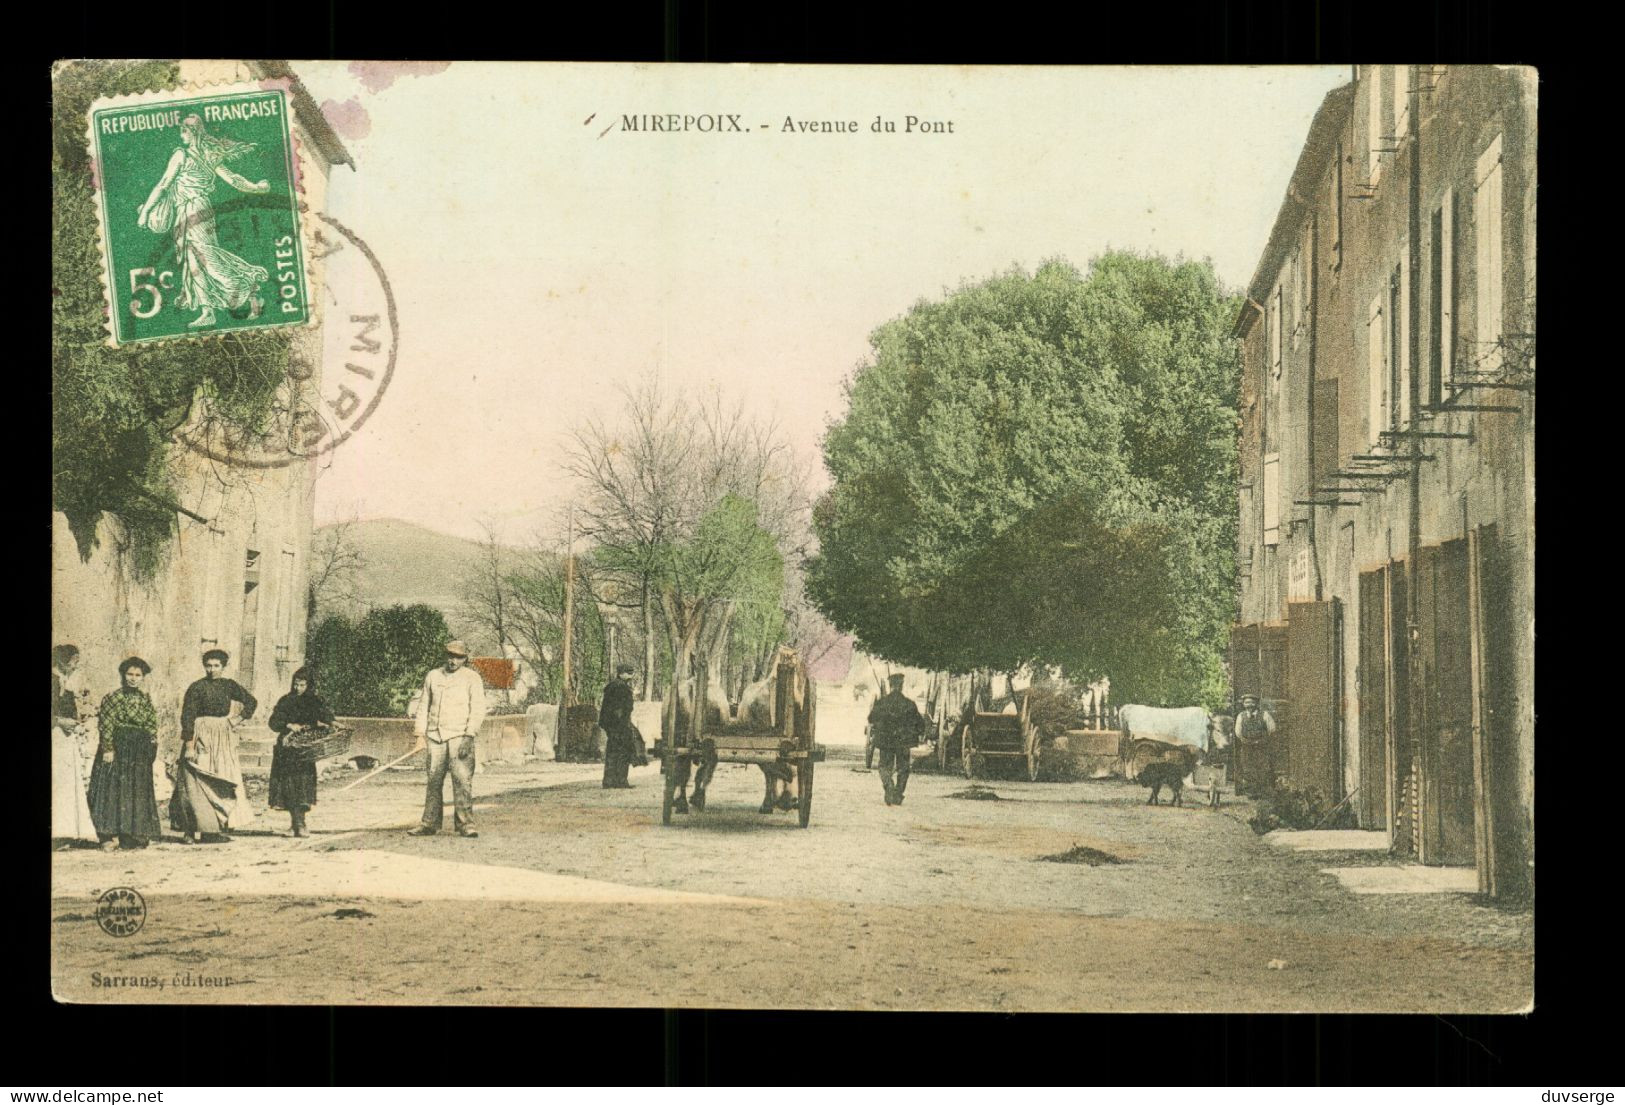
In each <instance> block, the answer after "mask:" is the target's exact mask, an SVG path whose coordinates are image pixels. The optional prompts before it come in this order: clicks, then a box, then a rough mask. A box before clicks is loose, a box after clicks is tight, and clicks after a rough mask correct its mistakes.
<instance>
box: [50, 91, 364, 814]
mask: <svg viewBox="0 0 1625 1105" xmlns="http://www.w3.org/2000/svg"><path fill="white" fill-rule="evenodd" d="M292 77H293V74H292V73H291V72H290V70H289V69H288V68H287V67H286V66H285V65H283V64H281V63H275V62H268V63H267V62H232V61H212V62H183V63H182V64H181V80H182V81H183V82H185V83H187V84H204V83H210V82H221V81H232V82H237V81H261V80H278V79H289V78H292ZM291 99H292V102H293V105H294V107H295V118H294V120H293V131H294V138H295V142H296V149H297V150H298V152H299V157H300V171H301V176H300V189H301V192H302V196H303V199H304V201H305V204H306V205H307V211H306V215H305V217H306V218H307V219H309V218H311V217H312V215H311V213H312V212H318V211H321V210H322V209H323V206H324V204H325V202H326V191H327V182H328V177H329V174H330V172H331V171H332V169H333V168H334V167H335V166H338V165H344V164H351V161H350V157H349V154H348V153H347V152H346V151H345V149H344V147H343V145H342V144H341V143H340V142H339V140H338V138H337V137H336V136H335V135H334V134H333V132H332V130H331V129H330V128H329V127H328V125H327V123H326V122H325V121H324V120H323V118H322V116H321V113H320V111H319V110H318V109H317V107H316V105H315V103H314V102H313V101H312V100H311V98H310V96H309V95H308V93H306V92H305V91H304V90H303V88H302V86H300V85H299V84H298V83H297V81H295V82H294V83H293V85H292V88H291ZM310 276H311V280H312V294H313V297H315V296H316V295H317V294H319V291H320V281H321V274H320V268H319V266H312V268H311V272H310ZM296 341H297V342H298V343H299V344H300V346H301V347H302V349H303V353H302V356H303V357H304V359H305V361H306V362H307V363H310V364H311V365H313V366H315V369H316V371H317V372H319V366H320V359H321V355H320V351H321V349H322V339H321V335H320V332H319V330H318V329H317V328H314V327H313V328H310V329H309V330H305V331H302V332H301V333H300V334H299V335H298V337H297V338H296ZM312 351H314V352H312ZM317 379H319V376H318V377H317ZM314 383H315V381H314V380H313V381H311V386H313V385H314ZM167 459H168V462H169V464H170V465H171V468H172V471H173V473H174V475H175V482H174V486H175V487H176V489H177V490H178V494H177V496H176V498H177V502H176V504H175V505H176V506H178V507H179V508H180V509H179V510H178V511H177V519H176V521H177V533H176V535H175V537H174V539H173V541H172V542H171V544H170V547H169V549H168V551H167V555H166V557H165V560H164V562H163V564H162V565H161V566H160V567H159V569H158V570H157V572H156V573H155V574H153V575H152V576H151V577H150V578H147V579H142V578H139V577H138V576H137V575H136V574H135V573H134V572H133V571H132V570H131V567H130V565H129V563H128V559H127V556H126V553H125V552H124V551H123V545H124V543H125V542H124V535H123V533H122V530H121V527H120V525H119V523H118V522H117V521H116V520H115V519H113V518H111V517H104V518H103V519H102V521H101V523H100V525H99V527H98V530H97V545H96V548H95V549H94V551H93V552H92V553H91V555H90V557H89V559H81V557H80V554H79V551H78V548H77V546H76V544H75V542H74V538H73V535H72V534H71V533H70V532H69V528H68V525H67V521H66V519H65V517H64V516H63V515H62V514H60V513H55V514H53V516H52V535H51V637H52V643H53V644H56V643H64V642H66V643H72V644H75V645H77V646H78V647H79V648H80V650H81V653H82V662H81V672H82V676H81V678H82V680H83V683H84V686H85V687H86V689H87V690H89V691H90V692H91V695H92V698H93V699H94V700H97V701H99V700H100V698H101V696H102V695H104V694H106V693H107V692H109V691H111V690H113V689H114V688H115V687H117V685H118V672H117V665H118V663H119V661H120V660H122V659H123V658H124V657H126V656H128V655H131V654H132V653H133V654H137V655H140V656H142V657H144V658H145V659H146V660H147V661H148V662H149V663H151V665H152V669H153V670H152V674H151V675H150V676H148V678H147V681H146V689H147V691H148V692H149V693H150V694H151V696H152V700H153V703H154V705H155V706H157V708H158V712H159V718H160V730H161V732H160V742H161V745H160V755H159V763H160V765H161V764H162V762H163V761H164V759H166V758H167V759H171V760H172V759H173V758H174V755H175V750H176V748H177V747H178V745H179V732H178V725H179V715H180V699H181V694H182V692H183V691H184V690H185V688H186V685H187V684H188V683H190V682H191V681H192V680H194V679H196V678H198V677H199V676H201V675H202V665H201V660H200V657H201V654H202V653H203V651H204V650H206V649H210V648H223V649H225V650H226V651H227V652H229V653H230V654H231V658H232V659H231V665H230V667H229V668H228V669H227V674H228V675H230V676H231V677H233V678H235V679H236V680H238V681H239V682H241V683H242V684H243V685H244V686H246V687H248V688H249V690H250V691H252V692H253V694H254V695H256V696H257V697H258V698H259V699H260V701H261V703H262V704H263V705H262V708H261V711H260V713H259V714H258V715H257V717H256V721H260V722H263V720H264V718H265V715H266V714H267V713H268V712H269V710H270V707H271V705H272V704H273V703H274V702H275V701H276V697H277V695H279V694H281V693H282V692H283V691H285V690H286V689H287V687H288V683H289V677H290V676H291V675H292V674H293V672H294V670H295V669H296V668H298V666H299V665H300V663H301V662H302V661H303V659H304V640H305V604H306V580H307V560H308V557H309V553H310V536H311V529H312V502H313V493H314V489H315V475H316V467H315V465H314V463H313V462H311V461H310V460H297V461H295V462H293V463H290V464H287V465H285V466H282V467H263V468H247V467H235V466H232V465H230V464H225V463H221V462H219V461H216V460H211V459H209V458H208V457H205V456H203V455H201V454H200V453H198V452H194V451H193V450H192V449H190V448H188V447H187V446H185V445H183V444H177V445H175V446H173V447H172V448H171V450H170V455H169V457H168V458H167ZM256 735H261V736H263V735H265V734H263V732H261V733H256V732H255V731H254V730H253V729H252V728H250V729H249V730H248V731H246V732H244V734H243V736H244V738H245V739H248V740H252V739H253V738H254V737H255V736H256ZM157 781H158V784H159V787H160V790H159V796H160V798H162V797H164V796H165V795H167V793H168V789H169V788H168V782H167V780H166V779H165V778H164V776H163V775H162V772H161V769H160V771H159V772H158V773H157Z"/></svg>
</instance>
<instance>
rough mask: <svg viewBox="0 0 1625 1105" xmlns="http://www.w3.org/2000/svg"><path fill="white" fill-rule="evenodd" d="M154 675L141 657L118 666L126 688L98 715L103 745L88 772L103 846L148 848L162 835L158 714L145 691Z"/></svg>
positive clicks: (104, 704) (93, 813)
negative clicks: (156, 786) (155, 781)
mask: <svg viewBox="0 0 1625 1105" xmlns="http://www.w3.org/2000/svg"><path fill="white" fill-rule="evenodd" d="M151 671H152V667H151V665H149V664H148V663H147V662H146V661H145V660H143V659H141V657H139V656H132V657H130V658H129V659H128V660H126V661H124V663H122V664H120V665H119V667H118V673H119V678H120V680H121V681H122V682H123V684H124V685H123V686H122V687H120V688H119V689H118V690H116V691H114V692H113V693H112V694H110V695H108V696H107V697H106V698H104V699H102V704H101V708H100V709H99V710H97V711H96V716H97V718H98V725H99V728H100V731H101V747H100V748H99V749H98V753H97V756H96V762H95V764H94V765H93V766H92V767H91V769H90V817H91V820H92V821H94V822H95V823H96V835H97V836H98V837H100V838H101V840H102V847H104V848H119V847H123V848H145V847H146V846H147V844H148V842H149V841H152V840H154V839H156V838H158V837H159V836H161V835H162V829H161V828H160V827H159V824H158V799H157V796H156V794H155V793H154V791H153V786H152V765H153V761H154V760H156V759H157V757H158V712H157V711H156V710H154V709H153V707H152V699H150V698H148V697H147V693H146V692H145V691H143V690H142V689H141V681H142V680H143V679H145V678H146V676H147V674H148V673H149V672H151Z"/></svg>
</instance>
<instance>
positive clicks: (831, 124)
mask: <svg viewBox="0 0 1625 1105" xmlns="http://www.w3.org/2000/svg"><path fill="white" fill-rule="evenodd" d="M620 129H621V130H623V131H632V132H635V133H638V134H683V133H686V132H690V131H697V132H699V133H701V134H749V133H750V132H751V131H753V130H758V131H761V130H765V131H769V132H777V133H780V134H862V133H869V134H953V133H954V121H953V120H952V119H933V118H928V117H925V116H921V115H904V116H903V117H901V118H897V119H889V118H887V117H885V116H883V115H876V116H875V117H874V120H873V121H872V122H869V123H862V122H860V121H858V120H857V119H798V118H796V117H795V116H794V115H786V116H785V117H784V118H783V119H782V120H775V121H773V122H769V123H763V122H759V121H746V119H745V117H744V116H743V115H730V114H706V115H684V114H681V113H678V112H670V113H667V114H664V115H622V116H621V126H620Z"/></svg>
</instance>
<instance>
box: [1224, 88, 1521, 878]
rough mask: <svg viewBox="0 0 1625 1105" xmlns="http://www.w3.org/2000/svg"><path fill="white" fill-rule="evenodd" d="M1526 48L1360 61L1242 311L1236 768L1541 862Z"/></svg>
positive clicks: (1450, 846)
mask: <svg viewBox="0 0 1625 1105" xmlns="http://www.w3.org/2000/svg"><path fill="white" fill-rule="evenodd" d="M1536 137H1537V129H1536V74H1535V73H1534V72H1533V71H1531V70H1528V69H1516V68H1494V67H1487V66H1432V67H1429V66H1392V65H1387V66H1359V67H1357V69H1356V71H1355V75H1354V79H1353V81H1352V83H1350V84H1348V85H1345V86H1343V87H1341V88H1338V89H1336V90H1334V91H1333V92H1331V93H1330V94H1329V95H1328V96H1327V97H1326V99H1325V101H1324V103H1323V104H1322V106H1321V108H1320V110H1319V112H1318V113H1317V115H1316V116H1315V119H1314V121H1313V123H1312V125H1311V128H1310V132H1309V136H1308V140H1307V142H1306V143H1305V145H1304V148H1303V151H1302V154H1301V156H1300V158H1299V161H1298V164H1297V167H1296V169H1295V171H1294V172H1293V175H1292V179H1291V183H1290V185H1289V187H1288V189H1287V195H1286V198H1285V201H1284V202H1283V204H1282V206H1281V209H1280V214H1279V215H1278V217H1277V219H1276V222H1275V226H1274V229H1273V231H1272V233H1271V235H1270V238H1269V242H1268V245H1267V247H1266V249H1265V252H1264V255H1263V257H1262V259H1261V260H1260V261H1259V265H1258V269H1257V272H1256V274H1255V275H1254V277H1253V280H1252V283H1251V284H1250V286H1249V288H1248V301H1247V303H1246V306H1245V307H1244V309H1243V311H1242V313H1241V316H1240V318H1239V319H1238V320H1237V324H1236V333H1237V335H1238V336H1239V337H1240V338H1241V339H1242V343H1243V351H1244V354H1243V355H1244V366H1245V367H1244V371H1243V379H1242V388H1241V413H1242V427H1241V446H1240V448H1241V457H1240V461H1241V465H1240V467H1241V489H1240V502H1239V509H1240V521H1241V529H1240V541H1239V548H1238V563H1239V566H1240V569H1239V570H1240V576H1241V579H1240V585H1241V607H1240V617H1239V620H1238V624H1237V625H1236V627H1235V628H1234V631H1233V634H1232V638H1231V674H1232V683H1233V689H1234V691H1235V693H1236V695H1237V696H1239V695H1241V694H1243V693H1247V692H1253V693H1258V694H1261V695H1262V696H1263V697H1264V698H1265V699H1266V700H1267V701H1273V702H1274V703H1275V704H1276V714H1277V719H1278V721H1279V726H1278V730H1277V733H1276V736H1275V738H1274V740H1272V741H1271V742H1269V745H1268V747H1267V748H1266V749H1265V750H1264V753H1263V754H1262V755H1261V756H1258V757H1255V758H1254V760H1253V762H1252V764H1251V766H1250V767H1249V768H1247V769H1246V773H1247V774H1248V775H1250V776H1251V778H1248V779H1244V780H1243V783H1244V785H1247V786H1250V787H1254V788H1257V787H1261V786H1265V785H1268V784H1269V783H1270V782H1272V781H1274V780H1285V781H1286V782H1287V783H1288V784H1290V785H1291V786H1293V787H1295V788H1298V789H1302V790H1311V789H1312V790H1317V791H1319V792H1320V793H1321V794H1322V795H1323V796H1324V797H1325V799H1326V800H1327V801H1328V802H1337V801H1343V800H1346V801H1347V803H1348V806H1349V807H1350V808H1352V810H1353V811H1354V813H1355V815H1356V816H1357V818H1358V821H1359V824H1360V825H1362V826H1363V827H1366V828H1369V829H1376V830H1383V831H1385V832H1387V833H1388V834H1389V835H1390V837H1391V839H1392V841H1393V844H1394V846H1395V848H1396V850H1397V851H1399V852H1401V853H1406V854H1411V855H1414V856H1415V857H1417V858H1418V859H1419V860H1420V861H1421V862H1424V863H1430V864H1449V865H1473V866H1475V867H1476V868H1477V871H1478V881H1479V886H1480V889H1481V890H1482V891H1483V892H1484V893H1487V894H1494V895H1499V896H1514V895H1519V894H1522V893H1525V892H1528V891H1529V890H1531V889H1532V886H1533V855H1534V827H1533V809H1534V486H1535V485H1534V478H1535V477H1534V460H1535V455H1534V437H1535V396H1534V367H1535V363H1534V362H1535V350H1534V327H1535V297H1534V288H1535V185H1536V171H1535V164H1536V162H1535V150H1536Z"/></svg>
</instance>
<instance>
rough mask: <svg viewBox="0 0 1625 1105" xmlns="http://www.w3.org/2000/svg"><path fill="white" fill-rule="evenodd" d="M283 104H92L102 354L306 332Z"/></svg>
mask: <svg viewBox="0 0 1625 1105" xmlns="http://www.w3.org/2000/svg"><path fill="white" fill-rule="evenodd" d="M288 107H289V105H288V94H287V92H286V91H284V90H282V89H279V88H270V89H266V88H260V87H258V86H243V85H235V86H222V87H220V88H217V89H214V90H211V91H209V92H208V93H206V94H201V93H198V92H188V91H185V90H178V91H176V92H169V93H149V94H144V95H141V96H134V97H120V98H118V99H114V100H98V101H97V102H96V103H95V104H93V105H92V106H91V109H90V143H91V147H90V148H91V155H92V157H93V158H94V162H95V166H96V173H97V185H98V187H97V193H98V194H97V200H98V215H99V218H100V222H101V247H102V264H103V268H104V273H103V277H104V286H105V288H106V292H107V311H108V334H109V340H110V342H111V344H113V345H129V344H131V343H134V342H150V341H163V340H166V339H172V338H181V337H186V336H191V335H205V334H218V333H222V332H225V331H229V330H253V329H259V328H262V327H271V326H290V325H293V326H299V325H304V324H306V323H308V322H310V321H311V314H312V305H311V303H310V278H309V274H308V273H307V272H306V269H305V245H304V242H303V240H302V238H301V236H300V226H299V197H298V194H297V182H298V178H297V176H296V172H295V166H294V148H293V138H292V134H291V128H290V123H289V118H288Z"/></svg>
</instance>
